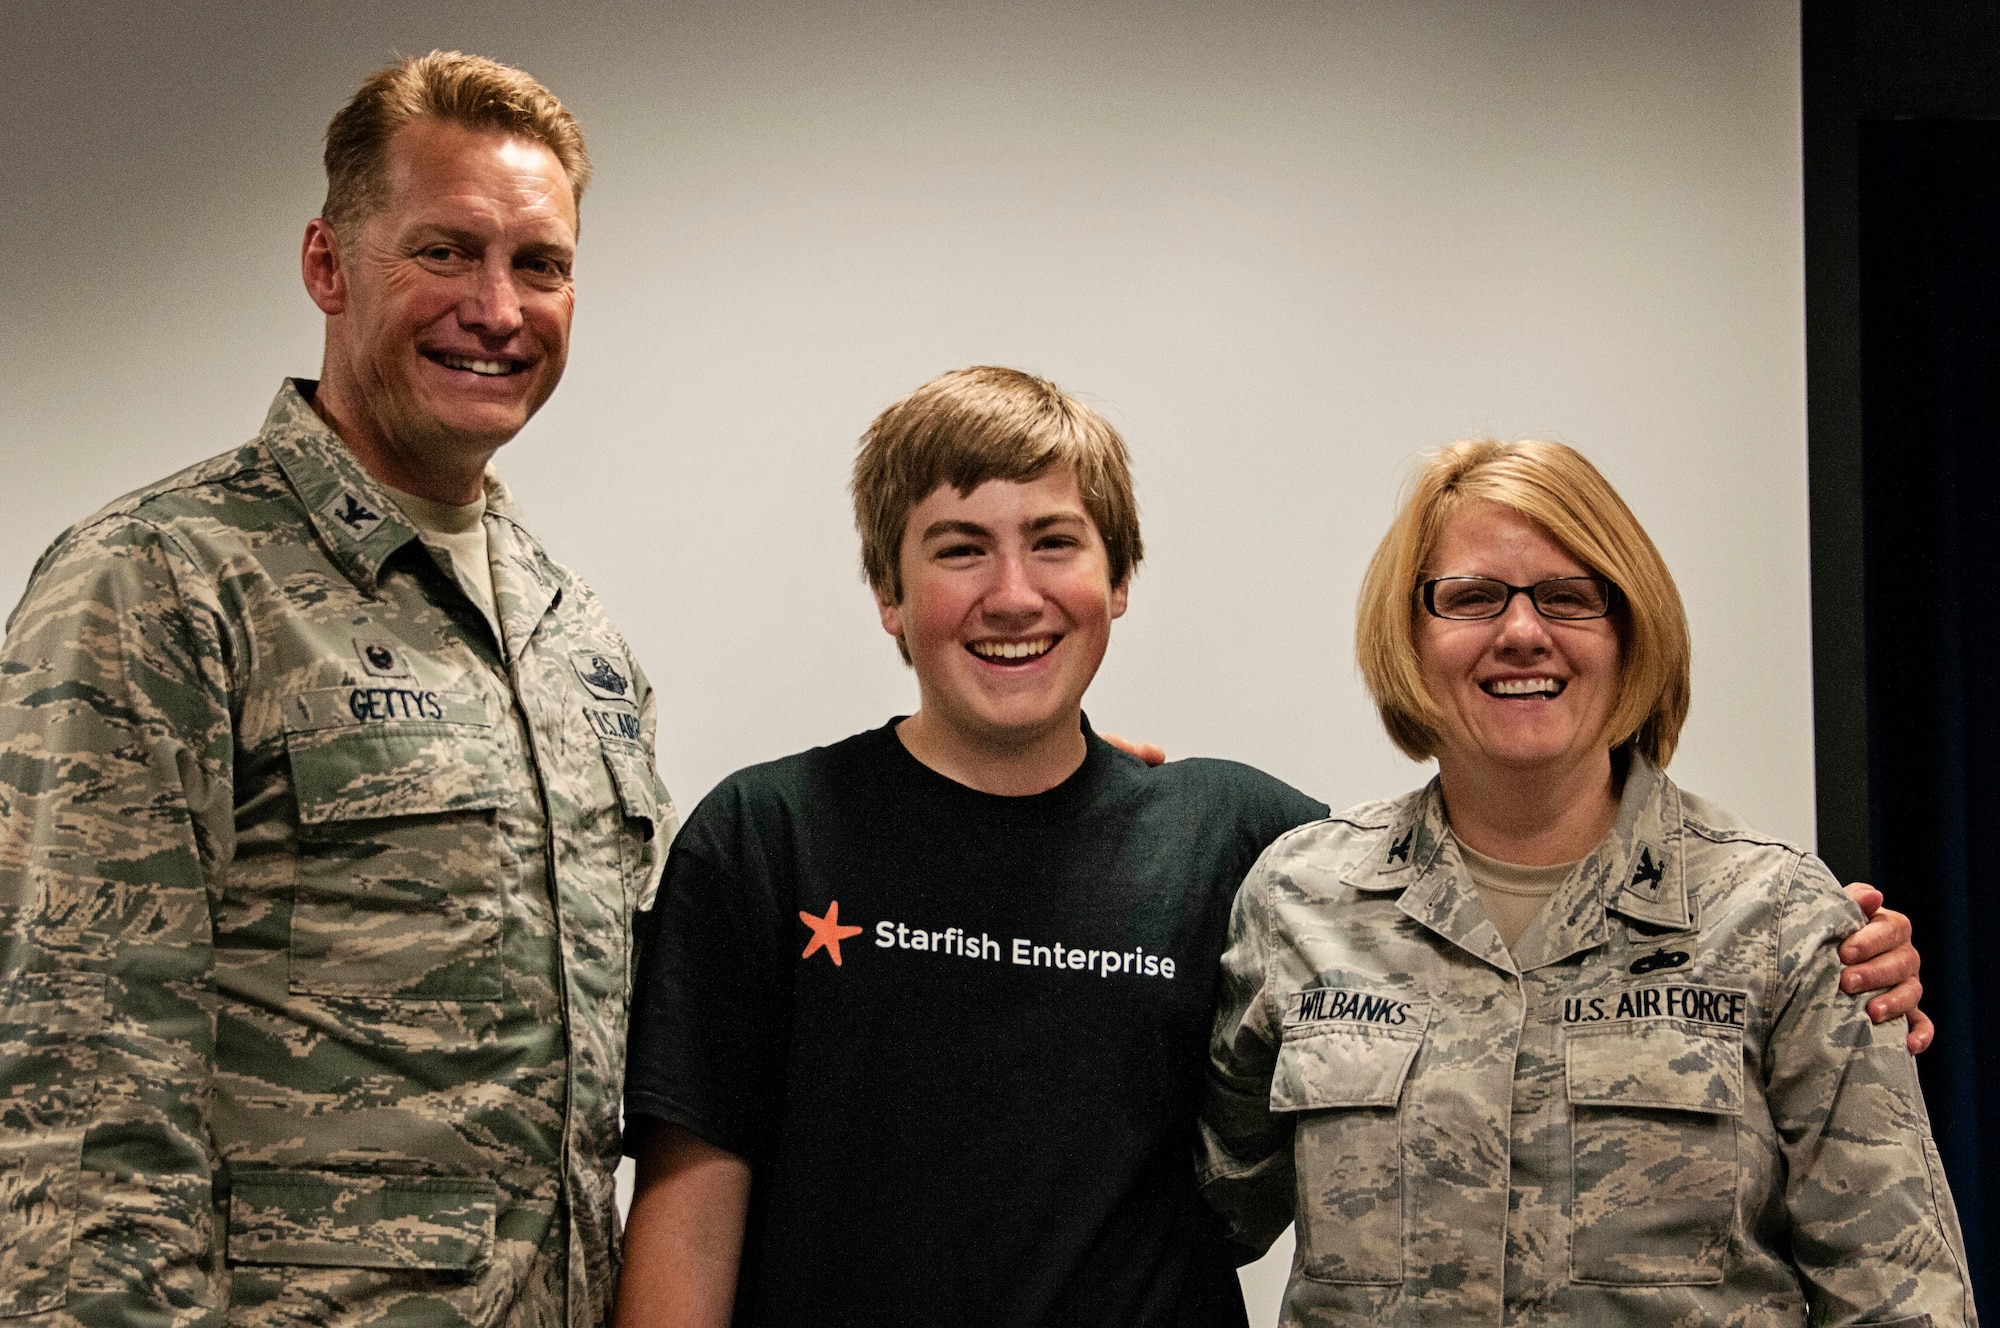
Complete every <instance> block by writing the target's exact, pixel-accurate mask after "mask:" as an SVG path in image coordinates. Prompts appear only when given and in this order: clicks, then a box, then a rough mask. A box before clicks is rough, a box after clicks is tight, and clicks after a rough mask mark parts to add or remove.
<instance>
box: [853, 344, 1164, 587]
mask: <svg viewBox="0 0 2000 1328" xmlns="http://www.w3.org/2000/svg"><path fill="white" fill-rule="evenodd" d="M1055 466H1068V467H1069V468H1070V470H1071V471H1072V472H1073V473H1074V474H1075V475H1076V488H1077V493H1078V496H1080V497H1081V498H1082V499H1083V510H1084V511H1085V512H1087V513H1089V514H1090V519H1091V521H1093V522H1094V523H1096V526H1097V533H1098V535H1099V536H1101V537H1102V538H1103V540H1104V553H1105V559H1106V561H1107V562H1108V563H1109V564H1110V571H1111V584H1112V585H1114V586H1115V585H1119V584H1121V583H1122V582H1123V581H1124V580H1125V578H1126V577H1128V576H1130V575H1131V574H1132V572H1133V570H1134V569H1136V568H1137V567H1138V566H1139V560H1140V558H1142V557H1144V556H1145V550H1144V547H1143V546H1142V545H1141V543H1140V540H1139V505H1138V503H1137V501H1136V500H1135V499H1134V498H1133V496H1132V470H1131V457H1130V456H1129V455H1128V454H1127V453H1126V451H1125V440H1124V439H1122V438H1120V437H1119V436H1118V431H1117V430H1116V429H1114V428H1112V427H1111V423H1110V421H1108V420H1106V419H1105V418H1104V417H1103V416H1102V415H1099V414H1098V413H1097V412H1096V411H1094V410H1092V409H1091V408H1090V407H1088V406H1086V405H1084V404H1083V403H1082V402H1080V401H1078V400H1077V399H1076V398H1075V397H1072V396H1069V395H1068V394H1066V393H1065V392H1063V390H1062V389H1061V388H1059V387H1057V386H1056V385H1055V384H1054V383H1051V382H1049V381H1048V380H1047V379H1046V378H1037V377H1035V376H1034V375H1033V374H1028V373H1022V372H1021V371H1020V370H1019V369H1001V368H995V367H994V366H992V365H984V364H982V365H975V366H973V367H972V368H970V369H954V370H952V371H951V372H950V373H948V374H941V375H939V376H938V377H936V378H933V379H931V380H930V381H929V382H928V383H925V384H924V385H923V386H922V387H920V388H918V389H917V390H916V391H914V392H912V393H910V395H908V396H906V397H904V398H903V399H902V400H901V401H898V402H897V403H896V404H895V405H893V406H891V407H889V409H887V410H885V411H883V412H882V413H881V414H880V415H877V416H876V417H875V422H874V423H873V424H871V425H869V426H868V432H867V433H864V434H863V435H861V451H860V454H859V455H857V456H856V457H855V458H854V478H853V481H852V482H851V483H850V484H849V486H848V487H849V490H850V491H851V492H852V493H853V495H854V525H855V528H856V529H858V530H859V531H860V532H861V570H862V572H863V573H864V574H865V575H866V576H867V578H868V584H869V585H870V586H871V587H873V588H874V590H875V594H876V595H877V596H878V597H879V598H881V599H882V600H884V601H886V602H887V603H891V604H900V603H902V602H903V573H902V567H901V558H902V552H903V527H904V525H905V524H907V522H908V521H909V517H910V509H911V508H912V507H915V506H916V505H917V504H918V503H920V502H922V501H923V500H924V499H925V498H928V497H929V496H930V495H931V493H932V491H933V490H935V489H936V488H937V487H938V486H939V485H941V484H949V485H951V486H952V487H953V488H954V489H957V490H958V491H959V493H960V494H970V493H971V492H972V491H973V490H974V489H976V488H978V487H979V486H980V485H982V484H984V483H986V482H987V481H988V480H1011V481H1013V482H1014V483H1017V484H1024V483H1026V482H1028V481H1029V480H1034V479H1039V478H1040V477H1041V476H1042V475H1043V474H1044V473H1045V472H1047V471H1048V470H1049V469H1050V468H1052V467H1055Z"/></svg>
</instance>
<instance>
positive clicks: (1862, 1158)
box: [1201, 758, 1975, 1328]
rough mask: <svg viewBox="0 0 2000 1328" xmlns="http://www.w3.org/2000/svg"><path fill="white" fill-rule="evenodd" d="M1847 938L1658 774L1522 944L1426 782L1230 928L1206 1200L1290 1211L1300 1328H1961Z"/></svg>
mask: <svg viewBox="0 0 2000 1328" xmlns="http://www.w3.org/2000/svg"><path fill="white" fill-rule="evenodd" d="M1859 923H1860V914H1859V911H1858V910H1857V909H1856V908H1855V907H1854V905H1853V903H1851V902H1850V901H1849V900H1848V898H1847V896H1846V895H1845V894H1844V893H1842V892H1841V890H1840V889H1839V888H1838V887H1837V886H1836V885H1835V883H1834V882H1833V880H1832V879H1831V878H1830V877H1829V876H1828V874H1827V872H1826V869H1825V868H1824V867H1823V866H1822V865H1821V864H1820V863H1819V861H1818V860H1817V859H1814V858H1813V857H1811V856H1810V855H1808V854H1805V853H1802V852H1800V851H1799V850H1797V849H1793V848H1790V847H1787V846H1786V845H1783V844H1780V843H1777V842H1774V841H1772V840H1770V839H1768V838H1765V837H1763V836H1761V835H1758V834H1756V833H1754V832H1753V831H1751V830H1749V829H1747V828H1745V827H1744V826H1743V825H1741V824H1740V823H1739V822H1737V821H1736V820H1734V819H1733V818H1731V817H1730V816H1728V815H1727V814H1726V813H1724V812H1722V811H1721V810H1720V809H1718V808H1716V807H1714V806H1711V805H1710V804H1708V803H1706V802H1703V801H1701V800H1700V799H1698V798H1695V797H1693V796H1691V795H1689V794H1686V793H1683V792H1682V791H1681V790H1680V789H1678V788H1677V787H1675V786H1674V784H1673V783H1672V782H1670V781H1669V780H1668V779H1667V778H1666V777H1665V776H1664V775H1662V774H1661V773H1660V772H1659V771H1658V770H1657V769H1655V768H1654V767H1652V766H1650V765H1648V764H1646V762H1645V761H1644V760H1643V758H1634V760H1633V763H1632V768H1631V771H1630V773H1629V775H1628V776H1627V779H1626V782H1625V792H1624V798H1623V803H1622V805H1621V807H1620V810H1619V816H1618V821H1617V824H1616V825H1615V827H1614V828H1613V829H1612V832H1611V834H1610V835H1609V836H1608V837H1607V838H1606V839H1605V841H1604V842H1603V843H1602V844H1600V845H1599V846H1598V848H1597V849H1596V851H1594V852H1593V853H1592V854H1591V855H1590V856H1589V857H1588V858H1586V859H1584V861H1583V862H1582V863H1580V864H1578V866H1577V868H1576V869H1575V870H1574V871H1573V872H1571V874H1570V876H1569V878H1568V880H1567V881H1566V882H1565V883H1564V884H1563V886H1562V887H1561V888H1560V889H1559V890H1558V891H1557V893H1556V894H1555V895H1554V897H1553V898H1552V899H1551V900H1550V902H1549V907H1548V909H1547V911H1546V912H1545V913H1544V914H1543V915H1542V916H1541V917H1540V918H1539V919H1537V920H1536V921H1535V922H1534V923H1533V924H1531V925H1530V927H1529V929H1528V931H1527V932H1526V933H1525V934H1524V935H1523V936H1522V937H1521V939H1520V942H1519V943H1518V944H1517V945H1516V946H1515V948H1514V951H1513V952H1512V953H1511V954H1510V953H1509V951H1508V949H1507V947H1506V946H1505V945H1503V944H1502V943H1501V941H1500V937H1499V934H1498V933H1497V932H1496V931H1495V930H1494V928H1493V924H1492V923H1491V922H1489V921H1488V920H1487V918H1486V915H1485V913H1484V912H1483V911H1482V910H1481V908H1480V906H1479V900H1478V894H1477V891H1476V890H1475V888H1474V887H1473V885H1472V882H1471V879H1470V878H1469V877H1468V876H1467V875H1466V873H1465V870H1464V868H1463V866H1462V865H1461V863H1460V859H1459V854H1458V849H1457V846H1456V845H1455V843H1454V842H1453V840H1452V837H1451V834H1450V832H1449V830H1448V829H1447V826H1446V822H1445V819H1444V809H1443V801H1442V798H1441V797H1440V795H1439V793H1438V790H1437V786H1436V784H1435V782H1433V784H1432V785H1431V786H1430V787H1429V788H1427V789H1424V790H1421V791H1419V792H1417V793H1415V794H1411V795H1409V796H1408V797H1405V798H1402V799H1399V800H1397V801H1394V802H1385V803H1371V804H1368V805H1364V806H1362V807H1359V808H1356V809H1354V810H1352V811H1349V812H1346V813H1344V814H1342V815H1340V816H1337V817H1334V818H1331V819H1329V820H1326V821H1321V822H1318V823H1315V824H1313V825H1309V826H1304V827H1301V828H1300V829H1298V830H1294V831H1293V832H1291V833H1290V834H1289V835H1287V836H1285V837H1284V838H1283V839H1280V840H1279V841H1278V842H1277V843H1275V844H1273V845H1272V846H1271V847H1270V848H1269V849H1268V850H1266V851H1265V854H1264V856H1263V857H1262V858H1261V859H1260V860H1259V862H1258V864H1257V866H1256V867H1255V869H1253V870H1252V872H1251V874H1250V876H1249V878H1248V879H1247V880H1246V881H1245V883H1244V886H1243V890H1242V892H1241V893H1240V894H1239V895H1238V897H1237V901H1236V908H1235V913H1234V915H1233V917H1232V919H1231V924H1230V941H1229V948H1228V951H1227V953H1226V954H1225V955H1224V957H1223V967H1224V974H1225V976H1224V993H1223V1000H1222V1008H1221V1011H1220V1013H1219V1015H1218V1017H1217V1022H1216V1029H1215V1036H1214V1040H1213V1043H1212V1047H1211V1051H1212V1070H1211V1075H1210V1091H1209V1099H1208V1103H1207V1106H1206V1108H1205V1110H1204V1119H1203V1124H1202V1144H1203V1151H1202V1159H1201V1174H1202V1181H1203V1192H1204V1194H1205V1195H1206V1196H1207V1197H1208V1199H1209V1200H1210V1202H1211V1203H1213V1204H1214V1205H1215V1206H1216V1207H1217V1208H1218V1209H1219V1210H1220V1211H1221V1212H1223V1213H1224V1214H1225V1215H1226V1216H1227V1217H1228V1218H1229V1220H1230V1222H1231V1225H1232V1227H1233V1228H1234V1230H1235V1233H1236V1236H1237V1239H1239V1240H1241V1241H1243V1242H1245V1243H1247V1244H1251V1245H1253V1246H1254V1247H1255V1248H1258V1249H1262V1248H1264V1247H1265V1246H1267V1245H1268V1244H1269V1243H1270V1242H1271V1240H1272V1239H1273V1238H1275V1237H1276V1236H1277V1234H1278V1233H1279V1232H1280V1231H1282V1230H1283V1229H1284V1226H1285V1224H1286V1223H1287V1222H1290V1221H1291V1220H1293V1217H1294V1215H1296V1217H1297V1221H1298V1245H1297V1254H1296V1257H1295V1259H1294V1262H1293V1265H1292V1279H1291V1284H1290V1286H1289V1288H1288V1289H1287V1291H1286V1297H1285V1308H1284V1315H1283V1319H1282V1322H1283V1323H1284V1324H1286V1325H1305V1324H1314V1325H1323V1324H1324V1325H1331V1324H1417V1323H1422V1324H1427V1325H1428V1324H1471V1323H1486V1324H1514V1323H1527V1322H1537V1323H1540V1322H1552V1323H1573V1324H1591V1325H1595V1324H1608V1323H1647V1324H1660V1325H1685V1326H1686V1328H1695V1326H1696V1325H1703V1326H1706V1325H1717V1324H1741V1325H1750V1324H1755V1325H1760V1326H1761V1325H1770V1324H1801V1325H1802V1324H1805V1323H1807V1322H1808V1321H1810V1322H1811V1323H1813V1324H1847V1323H1856V1322H1867V1323H1870V1324H1905V1325H1915V1324H1937V1325H1946V1324H1953V1325H1957V1324H1972V1323H1974V1322H1975V1319H1974V1314H1973V1307H1972V1299H1971V1293H1970V1290H1969V1289H1968V1284H1967V1281H1966V1276H1965V1262H1964V1259H1965V1256H1964V1249H1963V1245H1962V1242H1961V1241H1960V1238H1959V1232H1958V1218H1957V1214H1956V1212H1955V1211H1954V1209H1953V1207H1952V1202H1951V1195H1950V1193H1949V1192H1948V1191H1947V1190H1946V1188H1945V1181H1944V1173H1943V1169H1942V1167H1941V1166H1940V1164H1939V1161H1938V1157H1937V1150H1936V1148H1935V1147H1934V1145H1933V1144H1932V1142H1931V1137H1930V1123H1929V1119H1928V1117H1927V1116H1926V1115H1925V1113H1924V1105H1923V1099H1922V1096H1921V1095H1920V1094H1919V1092H1918V1089H1917V1078H1916V1069H1915V1065H1914V1063H1913V1062H1912V1060H1911V1058H1910V1055H1909V1053H1908V1052H1907V1051H1906V1050H1905V1049H1904V1045H1903V1037H1904V1027H1903V1024H1902V1022H1901V1021H1900V1020H1899V1021H1894V1022H1891V1023H1889V1024H1884V1025H1882V1026H1880V1027H1877V1026H1876V1025H1874V1024H1872V1023H1870V1022H1869V1019H1868V1016H1867V1013H1866V1011H1865V1010H1864V1008H1863V1001H1862V998H1861V997H1859V996H1848V995H1844V994H1842V993H1841V991H1840V985H1839V978H1840V960H1839V958H1838V955H1837V948H1838V945H1839V942H1840V941H1841V940H1842V939H1843V938H1845V937H1846V936H1847V935H1848V934H1849V933H1851V932H1852V931H1853V930H1854V929H1855V928H1856V927H1857V926H1858V925H1859Z"/></svg>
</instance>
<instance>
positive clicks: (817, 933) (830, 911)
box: [799, 899, 861, 968]
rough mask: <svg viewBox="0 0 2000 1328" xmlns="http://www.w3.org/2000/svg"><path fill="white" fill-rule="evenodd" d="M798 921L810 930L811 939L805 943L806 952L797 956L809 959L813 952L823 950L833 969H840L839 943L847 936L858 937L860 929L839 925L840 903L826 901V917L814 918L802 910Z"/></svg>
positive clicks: (837, 901) (836, 900)
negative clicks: (831, 961)
mask: <svg viewBox="0 0 2000 1328" xmlns="http://www.w3.org/2000/svg"><path fill="white" fill-rule="evenodd" d="M799 921H800V922H803V923H805V924H806V926H808V927H811V928H812V939H811V940H809V941H807V942H806V952H805V953H804V954H802V955H800V956H799V958H801V959H810V958H812V956H813V951H815V950H818V949H822V948H824V949H825V950H826V956H827V958H829V959H831V960H833V966H834V967H835V968H839V967H840V943H841V941H843V940H844V939H846V938H847V937H849V936H859V935H860V934H861V928H859V927H843V926H841V925H840V901H839V900H838V899H832V900H828V901H827V905H826V916H825V917H823V918H816V917H814V916H813V915H812V914H810V913H808V912H806V911H805V910H804V909H800V910H799Z"/></svg>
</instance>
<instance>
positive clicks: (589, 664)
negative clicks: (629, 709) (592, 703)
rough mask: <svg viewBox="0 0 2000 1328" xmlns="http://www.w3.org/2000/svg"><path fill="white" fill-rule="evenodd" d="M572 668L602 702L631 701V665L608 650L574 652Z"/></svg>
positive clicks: (571, 653) (571, 659)
mask: <svg viewBox="0 0 2000 1328" xmlns="http://www.w3.org/2000/svg"><path fill="white" fill-rule="evenodd" d="M569 662H570V666H571V667H572V668H574V669H575V670H576V676H577V678H578V680H579V681H581V682H582V683H583V685H584V686H585V687H586V688H588V689H589V690H590V694H591V695H592V696H594V697H596V698H597V699H598V700H600V701H631V700H633V699H634V697H633V695H632V692H633V687H632V677H631V674H630V671H629V670H630V667H631V666H630V665H628V664H626V663H625V662H624V660H622V659H620V658H619V657H618V656H617V655H616V654H615V653H613V652H611V651H608V650H573V651H571V652H570V657H569Z"/></svg>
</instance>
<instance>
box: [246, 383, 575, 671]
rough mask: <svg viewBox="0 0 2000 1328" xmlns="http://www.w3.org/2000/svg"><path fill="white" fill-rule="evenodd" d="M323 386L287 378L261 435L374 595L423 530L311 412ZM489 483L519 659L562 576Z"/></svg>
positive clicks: (503, 611) (500, 595) (503, 614)
mask: <svg viewBox="0 0 2000 1328" xmlns="http://www.w3.org/2000/svg"><path fill="white" fill-rule="evenodd" d="M318 386H319V384H317V383H315V382H313V381H312V380H311V379H309V378H287V379H286V380H285V384H284V386H283V387H281V388H279V389H278V395H277V398H276V399H275V400H273V401H272V402H271V409H270V411H269V413H267V414H266V415H265V416H264V427H263V429H262V430H261V431H260V433H259V437H261V438H262V439H263V442H264V445H265V446H266V447H267V448H269V449H270V452H271V455H272V457H273V458H275V459H276V461H277V463H278V467H279V468H280V469H281V470H283V471H284V472H285V478H286V479H288V480H290V481H291V485H292V488H293V490H294V491H295V492H296V493H297V494H298V495H299V501H300V502H301V503H303V504H304V505H305V509H306V515H307V518H308V519H309V520H310V521H311V522H312V524H313V529H314V530H315V531H316V532H318V534H319V539H320V543H321V544H322V545H324V546H325V547H326V550H327V554H328V556H329V557H330V558H332V560H333V562H334V564H335V565H336V566H338V567H339V568H340V570H341V571H342V572H344V573H345V574H346V575H347V578H348V579H349V580H350V581H352V582H354V583H355V584H356V585H357V586H359V587H361V588H362V589H363V590H364V591H366V592H368V593H369V594H373V593H374V592H375V588H376V584H377V582H378V581H379V580H380V578H381V575H382V568H383V566H384V565H385V564H386V563H387V562H388V561H389V559H390V558H391V557H392V556H393V555H394V554H395V552H396V551H397V550H398V549H400V548H402V547H403V546H404V545H405V544H408V543H409V542H410V541H412V540H415V539H417V538H418V535H417V528H416V526H415V525H413V524H412V523H411V522H410V520H409V518H408V517H407V516H405V515H404V514H403V509H402V508H401V507H400V506H399V505H398V504H397V502H396V496H395V494H394V493H393V492H391V491H390V489H389V488H388V486H386V485H384V484H383V483H382V482H381V481H379V480H377V479H376V478H375V477H374V476H373V475H370V474H369V473H368V471H367V470H366V469H365V468H363V466H362V465H361V463H360V462H359V461H357V460H355V458H354V453H352V452H350V451H349V450H348V448H347V444H345V443H343V442H342V441H340V435H339V434H336V433H335V432H334V431H333V430H332V429H330V428H328V427H327V423H326V421H325V420H322V419H321V418H320V417H319V413H318V412H317V411H315V410H314V409H313V408H312V396H313V393H314V391H315V390H316V389H317V388H318ZM483 484H484V487H485V492H486V518H487V521H488V523H489V524H488V526H487V531H488V535H489V538H490V539H491V541H492V542H491V545H490V546H489V550H488V557H489V558H491V560H492V562H493V567H494V578H493V581H494V595H495V599H496V601H497V603H496V604H495V605H494V608H495V610H496V612H497V613H498V614H499V617H500V620H501V623H502V625H503V628H504V630H505V632H506V635H507V642H506V645H507V654H508V656H509V657H510V658H511V657H518V656H519V655H520V653H521V650H522V649H523V648H525V647H526V645H527V642H528V638H529V637H530V636H531V635H533V633H534V629H535V626H536V624H538V623H540V622H541V620H542V617H543V616H544V615H545V614H546V613H547V612H548V611H549V610H550V609H551V608H553V607H554V606H555V604H556V603H557V602H558V601H559V600H560V599H561V597H562V578H561V577H560V575H559V574H558V573H557V571H556V569H555V567H554V566H553V565H552V564H551V563H550V562H549V560H548V556H547V555H546V554H544V553H543V552H542V548H541V545H540V544H538V543H537V542H536V541H535V539H534V538H533V537H532V536H531V535H529V534H528V532H527V531H526V529H524V528H523V527H522V525H521V514H520V509H519V508H518V507H517V506H516V505H515V502H514V496H513V494H512V493H510V492H509V491H508V489H507V486H506V485H505V484H503V483H502V482H501V480H500V477H499V476H498V475H495V474H494V473H493V471H492V470H491V469H490V468H489V469H488V470H487V472H486V475H485V478H484V481H483ZM496 518H497V523H496V521H495V519H496Z"/></svg>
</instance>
